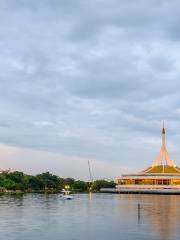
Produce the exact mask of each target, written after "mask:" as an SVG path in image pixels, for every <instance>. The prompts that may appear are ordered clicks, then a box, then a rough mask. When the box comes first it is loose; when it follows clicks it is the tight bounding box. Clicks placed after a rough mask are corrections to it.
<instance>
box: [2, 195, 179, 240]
mask: <svg viewBox="0 0 180 240" xmlns="http://www.w3.org/2000/svg"><path fill="white" fill-rule="evenodd" d="M138 203H139V204H140V211H138ZM179 226H180V196H178V195H174V196H173V195H172V196H170V195H164V196H163V195H135V194H132V195H131V194H129V195H126V194H122V195H118V194H117V195H116V194H91V195H89V194H77V195H74V199H73V200H71V201H67V200H62V199H61V197H60V195H58V194H24V195H1V196H0V239H2V240H47V239H48V240H131V239H133V240H136V239H138V240H142V239H143V240H144V239H145V240H146V239H147V240H159V239H160V240H161V239H162V240H174V239H180V227H179Z"/></svg>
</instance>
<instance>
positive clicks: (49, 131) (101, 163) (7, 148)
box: [0, 0, 180, 179]
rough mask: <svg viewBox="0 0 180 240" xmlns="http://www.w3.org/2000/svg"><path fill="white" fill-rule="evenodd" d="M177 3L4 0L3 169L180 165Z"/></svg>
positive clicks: (80, 171) (65, 172)
mask: <svg viewBox="0 0 180 240" xmlns="http://www.w3.org/2000/svg"><path fill="white" fill-rule="evenodd" d="M179 9H180V2H179V1H177V0H173V1H170V0H168V1H167V0H149V1H145V0H133V1H130V0H111V1H107V0H43V1H37V0H28V1H24V0H0V25H1V26H0V168H2V169H7V168H11V169H12V170H13V171H14V170H19V171H24V172H26V173H31V174H37V173H40V172H44V171H50V172H52V173H54V174H57V175H59V176H64V177H68V176H71V177H75V178H79V179H88V178H89V173H88V165H87V161H88V160H90V161H91V167H92V172H93V177H94V178H108V179H110V178H113V177H115V176H118V175H120V174H122V173H129V172H135V171H140V170H142V169H143V168H145V167H147V166H149V165H150V164H151V163H152V161H153V160H154V158H155V157H156V155H157V154H158V152H159V149H160V146H161V127H162V121H163V120H165V126H166V129H167V146H168V150H169V152H170V155H171V158H172V159H174V160H175V162H176V164H177V165H178V164H179V165H180V121H179V118H180V93H179V92H180V15H179Z"/></svg>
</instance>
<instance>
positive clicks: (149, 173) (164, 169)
mask: <svg viewBox="0 0 180 240" xmlns="http://www.w3.org/2000/svg"><path fill="white" fill-rule="evenodd" d="M116 182H117V186H116V191H117V192H144V193H146V192H147V193H153V192H154V193H180V168H179V167H177V166H176V165H175V163H174V161H173V160H171V158H170V156H169V153H168V151H167V148H166V143H165V128H164V126H163V128H162V146H161V149H160V153H159V155H158V156H157V158H156V159H155V160H154V161H153V164H152V165H151V166H150V167H148V168H147V169H145V170H144V171H142V172H140V173H137V174H125V175H122V176H121V177H117V178H116Z"/></svg>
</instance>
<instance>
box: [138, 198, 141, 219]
mask: <svg viewBox="0 0 180 240" xmlns="http://www.w3.org/2000/svg"><path fill="white" fill-rule="evenodd" d="M140 219H141V205H140V203H138V223H140Z"/></svg>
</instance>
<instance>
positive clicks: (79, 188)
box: [72, 180, 88, 192]
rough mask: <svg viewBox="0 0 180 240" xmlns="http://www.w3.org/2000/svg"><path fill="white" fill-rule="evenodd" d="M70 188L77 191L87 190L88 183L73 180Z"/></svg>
mask: <svg viewBox="0 0 180 240" xmlns="http://www.w3.org/2000/svg"><path fill="white" fill-rule="evenodd" d="M72 188H73V189H74V190H75V191H78V192H87V191H88V184H87V183H86V182H84V181H80V180H78V181H75V182H74V183H73V185H72Z"/></svg>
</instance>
